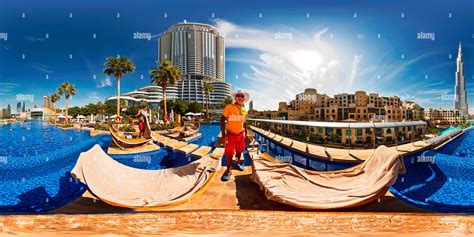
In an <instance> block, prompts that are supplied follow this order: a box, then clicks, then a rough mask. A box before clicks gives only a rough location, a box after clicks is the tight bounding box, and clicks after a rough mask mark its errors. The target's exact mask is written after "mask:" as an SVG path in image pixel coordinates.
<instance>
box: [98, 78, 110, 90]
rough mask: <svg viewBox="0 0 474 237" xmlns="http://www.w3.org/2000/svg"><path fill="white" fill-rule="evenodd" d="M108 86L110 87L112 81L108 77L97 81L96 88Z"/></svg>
mask: <svg viewBox="0 0 474 237" xmlns="http://www.w3.org/2000/svg"><path fill="white" fill-rule="evenodd" d="M108 86H112V80H110V77H108V76H107V77H105V78H103V79H101V80H99V81H98V83H97V88H103V87H108Z"/></svg>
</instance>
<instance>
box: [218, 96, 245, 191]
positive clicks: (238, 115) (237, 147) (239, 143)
mask: <svg viewBox="0 0 474 237" xmlns="http://www.w3.org/2000/svg"><path fill="white" fill-rule="evenodd" d="M232 96H233V98H234V103H233V104H228V105H227V106H226V107H225V108H224V112H223V113H222V117H221V133H222V137H221V139H222V140H221V142H222V143H224V144H225V157H226V164H227V169H226V171H225V172H224V174H223V175H222V177H221V180H222V181H224V182H225V181H229V179H230V176H231V172H230V168H231V165H232V158H233V157H234V153H235V156H236V157H237V161H236V163H235V166H236V167H237V168H238V169H239V170H240V171H243V170H244V168H245V167H244V165H243V164H241V163H240V158H241V156H242V152H244V149H245V140H246V138H247V122H246V121H245V116H246V115H247V112H246V111H245V108H244V103H245V102H247V101H248V100H249V97H250V96H249V94H248V93H246V92H243V91H237V92H235V93H233V94H232ZM226 122H227V124H226Z"/></svg>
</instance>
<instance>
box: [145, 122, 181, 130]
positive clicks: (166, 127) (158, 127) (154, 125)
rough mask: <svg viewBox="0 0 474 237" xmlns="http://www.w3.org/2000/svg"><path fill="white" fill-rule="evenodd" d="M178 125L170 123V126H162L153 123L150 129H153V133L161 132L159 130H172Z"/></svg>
mask: <svg viewBox="0 0 474 237" xmlns="http://www.w3.org/2000/svg"><path fill="white" fill-rule="evenodd" d="M178 124H179V123H178V122H170V123H168V124H163V125H161V124H154V123H153V124H151V125H150V129H151V130H152V131H159V130H164V129H171V128H175V127H177V126H178Z"/></svg>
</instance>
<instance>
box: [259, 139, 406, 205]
mask: <svg viewBox="0 0 474 237" xmlns="http://www.w3.org/2000/svg"><path fill="white" fill-rule="evenodd" d="M266 156H267V157H266ZM252 160H253V162H252V168H253V173H252V176H251V179H252V181H254V182H255V183H257V184H258V185H259V186H260V188H261V189H262V190H263V191H264V192H265V196H266V197H267V198H268V199H269V200H273V201H277V202H280V203H284V204H288V205H292V206H296V207H299V208H305V209H337V208H349V207H355V206H360V205H364V204H366V203H369V202H372V201H375V200H376V199H377V198H379V197H382V196H384V195H385V193H386V192H387V190H388V189H389V187H390V186H391V185H392V184H393V183H395V181H396V180H397V176H398V174H399V173H403V172H405V168H404V165H403V159H402V158H401V157H400V155H399V154H398V152H397V151H396V150H395V149H393V148H387V147H386V146H379V147H378V148H377V149H376V150H375V152H374V154H373V155H372V156H371V157H370V158H369V159H367V160H366V161H365V162H364V163H362V164H360V165H357V166H354V167H351V168H348V169H345V170H340V171H332V172H317V171H309V170H305V169H301V168H298V167H296V166H294V165H291V164H286V163H282V162H278V161H275V160H272V159H271V158H269V157H268V155H267V154H266V153H264V154H260V155H255V156H253V157H252Z"/></svg>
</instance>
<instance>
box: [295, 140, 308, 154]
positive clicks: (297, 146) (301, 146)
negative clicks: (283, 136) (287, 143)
mask: <svg viewBox="0 0 474 237" xmlns="http://www.w3.org/2000/svg"><path fill="white" fill-rule="evenodd" d="M291 148H293V149H295V150H298V151H300V152H304V153H306V143H304V142H300V141H296V140H294V141H293V144H291Z"/></svg>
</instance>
